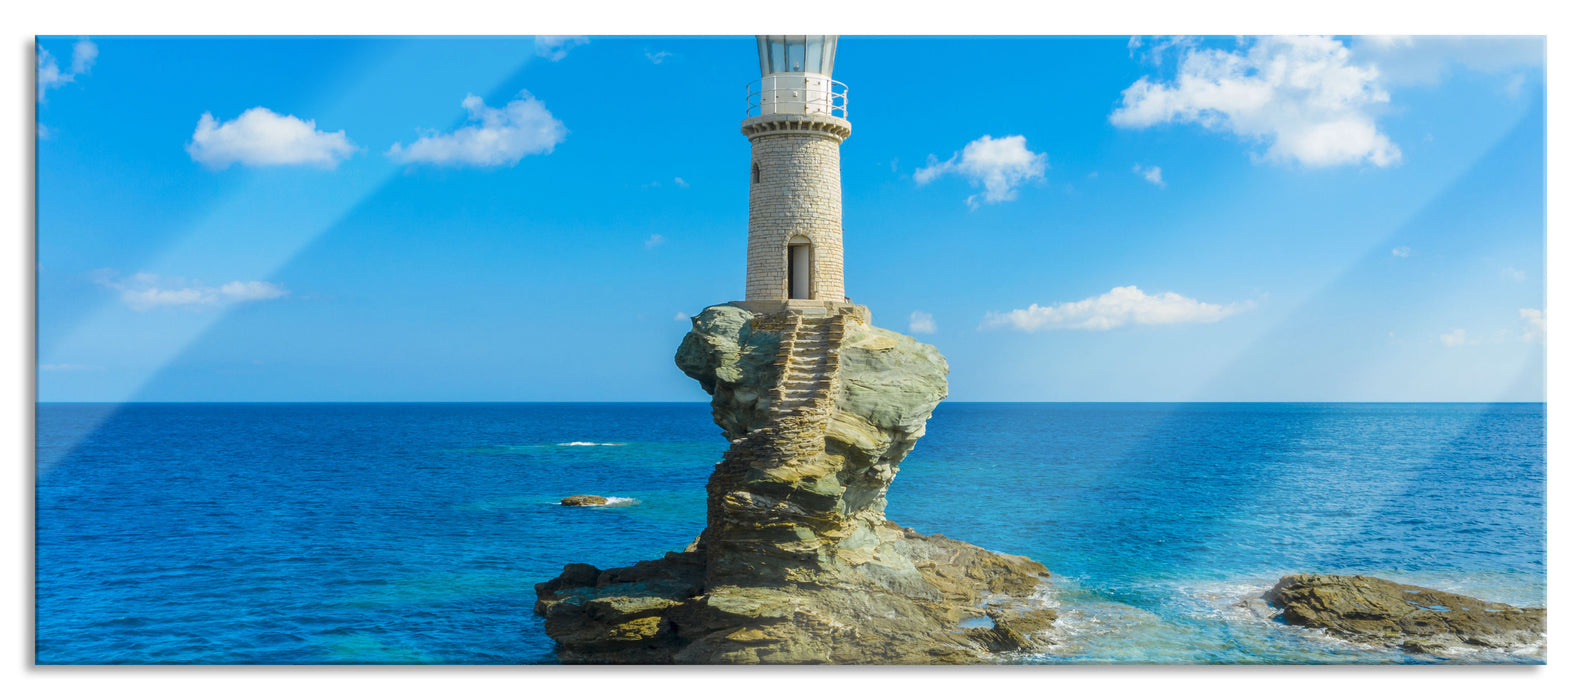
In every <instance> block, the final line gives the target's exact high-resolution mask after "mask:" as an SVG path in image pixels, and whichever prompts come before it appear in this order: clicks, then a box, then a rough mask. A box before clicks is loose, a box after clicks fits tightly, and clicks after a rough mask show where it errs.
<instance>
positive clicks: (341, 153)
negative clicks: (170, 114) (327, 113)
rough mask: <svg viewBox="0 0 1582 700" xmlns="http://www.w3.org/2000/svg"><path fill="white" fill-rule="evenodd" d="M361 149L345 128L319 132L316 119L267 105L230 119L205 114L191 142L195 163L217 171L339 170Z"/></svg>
mask: <svg viewBox="0 0 1582 700" xmlns="http://www.w3.org/2000/svg"><path fill="white" fill-rule="evenodd" d="M356 152H357V146H356V145H354V144H353V143H352V142H351V141H350V140H348V139H347V138H346V132H345V131H336V132H334V133H329V132H324V131H319V130H318V128H317V125H316V124H315V123H314V121H313V120H312V119H308V120H305V121H304V120H302V119H298V118H296V117H295V116H292V115H289V114H288V115H284V116H282V115H279V114H276V113H274V112H272V111H270V110H269V109H267V108H264V107H254V108H252V109H249V110H247V111H246V112H242V115H241V116H239V117H237V118H235V119H232V120H231V121H228V122H220V121H216V120H215V119H214V115H212V114H210V113H208V112H204V113H203V116H202V117H199V118H198V128H197V130H195V131H193V132H192V141H191V142H189V143H188V144H187V154H188V155H190V156H192V159H193V160H194V161H197V162H199V163H202V164H203V165H205V166H207V167H210V168H213V169H215V170H224V169H225V168H229V167H231V165H233V164H235V163H241V164H242V165H253V166H263V165H312V166H316V167H320V168H334V167H335V166H337V165H340V163H341V161H343V160H346V159H347V158H350V157H351V155H352V154H353V153H356Z"/></svg>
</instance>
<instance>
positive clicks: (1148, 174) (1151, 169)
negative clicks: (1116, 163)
mask: <svg viewBox="0 0 1582 700" xmlns="http://www.w3.org/2000/svg"><path fill="white" fill-rule="evenodd" d="M1132 172H1134V173H1137V174H1138V175H1141V176H1143V179H1144V180H1147V181H1149V182H1151V183H1153V184H1155V185H1158V186H1160V187H1164V186H1165V172H1164V170H1162V169H1160V168H1159V166H1157V165H1150V166H1147V167H1144V166H1143V165H1142V164H1140V163H1139V164H1136V165H1133V166H1132Z"/></svg>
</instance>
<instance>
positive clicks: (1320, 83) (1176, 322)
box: [37, 36, 1547, 401]
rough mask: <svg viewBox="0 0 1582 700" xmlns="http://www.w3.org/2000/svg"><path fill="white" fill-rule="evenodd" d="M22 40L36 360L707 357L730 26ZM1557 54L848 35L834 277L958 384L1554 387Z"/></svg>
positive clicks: (268, 375) (310, 371)
mask: <svg viewBox="0 0 1582 700" xmlns="http://www.w3.org/2000/svg"><path fill="white" fill-rule="evenodd" d="M38 45H39V51H40V53H39V60H40V70H39V96H40V99H39V102H38V104H37V115H38V116H37V120H38V128H39V141H38V144H37V163H38V185H37V193H38V194H37V196H38V203H37V212H38V261H39V268H38V361H39V365H40V368H39V384H38V395H39V399H40V400H42V401H130V400H142V401H169V400H175V401H210V400H218V401H370V400H371V401H406V400H420V401H474V400H504V401H535V400H596V401H616V400H633V401H643V400H699V399H702V398H703V395H702V393H701V391H700V390H699V389H698V388H697V386H696V384H695V383H693V382H691V381H690V380H688V379H686V378H685V377H684V376H683V375H681V373H680V372H679V371H678V370H676V369H675V368H674V366H673V364H672V362H671V357H672V354H673V352H674V349H675V346H676V345H677V343H679V341H680V339H681V336H682V334H684V333H685V331H686V329H687V327H688V324H687V321H686V320H685V317H686V316H687V315H690V314H694V313H696V312H697V311H698V310H700V309H702V308H703V307H705V306H707V305H709V304H713V303H718V302H724V301H730V300H733V299H738V298H740V297H741V296H742V285H743V276H744V275H743V265H744V262H745V257H746V216H747V207H746V196H747V184H748V183H747V173H748V152H749V145H748V143H747V141H746V139H745V138H744V137H742V136H741V135H740V134H739V133H738V131H737V125H738V122H739V121H740V119H741V117H742V116H743V109H744V108H745V106H746V105H745V95H746V91H745V89H744V85H745V83H747V82H748V81H750V80H752V79H754V78H756V77H757V64H756V56H755V53H754V47H753V42H752V40H751V38H750V37H734V38H685V37H634V38H613V37H597V36H595V37H587V38H566V37H560V38H554V37H539V38H534V37H519V38H499V39H495V38H466V39H428V38H422V39H366V40H363V39H229V38H225V39H195V38H179V39H137V38H102V37H91V38H79V37H58V38H48V37H46V38H41V39H40V40H39V43H38ZM1543 56H1544V44H1543V40H1542V39H1513V38H1501V39H1459V38H1454V37H1439V38H1426V37H1419V38H1415V39H1400V38H1394V39H1392V38H1378V37H1366V38H1353V37H1339V38H1327V37H1314V38H1294V39H1292V38H1246V39H1236V38H1229V37H1217V38H1201V39H1199V38H1184V39H1183V38H1173V39H1172V38H1128V37H1113V38H1097V37H1095V38H970V39H969V38H928V39H914V38H882V37H861V36H850V37H844V38H843V39H842V41H841V44H840V50H839V54H838V57H837V62H836V78H837V79H839V80H841V81H843V82H845V83H847V84H848V85H849V86H850V90H851V94H850V96H851V113H850V118H851V121H852V124H853V135H852V137H851V138H850V139H849V140H848V141H847V142H846V143H845V145H844V146H843V147H842V149H843V158H844V160H843V179H844V187H845V191H844V196H845V226H846V255H847V260H846V270H847V273H846V274H847V280H846V286H847V293H848V294H849V295H850V296H851V297H852V299H853V300H854V301H856V302H858V303H862V304H866V305H868V306H869V307H870V308H871V309H872V310H873V313H874V319H875V322H876V323H878V324H880V325H883V326H885V327H889V328H893V329H896V330H899V331H902V332H908V333H912V334H914V335H916V336H917V337H919V338H920V339H922V340H924V341H926V342H930V343H933V344H935V345H937V346H938V347H939V348H940V350H941V351H943V352H944V354H945V355H946V357H947V358H949V360H950V362H951V367H952V374H951V394H952V398H953V399H956V400H969V401H973V400H976V401H1002V400H1003V401H1133V400H1155V401H1192V400H1207V401H1263V400H1272V401H1309V400H1311V401H1348V400H1354V401H1490V400H1543V399H1544V377H1543V358H1544V348H1545V332H1544V324H1545V322H1546V319H1547V308H1546V305H1545V298H1544V286H1545V281H1546V279H1545V269H1544V237H1545V220H1544V205H1545V201H1544V185H1545V180H1544V176H1545V175H1544V173H1545V160H1544V157H1545V120H1544V110H1545V71H1544V65H1543ZM205 115H207V116H205Z"/></svg>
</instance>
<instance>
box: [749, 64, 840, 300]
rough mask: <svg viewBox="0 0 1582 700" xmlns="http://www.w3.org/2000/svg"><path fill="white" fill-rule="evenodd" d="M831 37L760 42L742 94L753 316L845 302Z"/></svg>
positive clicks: (836, 95)
mask: <svg viewBox="0 0 1582 700" xmlns="http://www.w3.org/2000/svg"><path fill="white" fill-rule="evenodd" d="M837 39H839V37H838V36H834V35H791V36H786V35H760V36H759V37H758V66H759V70H760V72H761V73H762V77H761V78H760V79H759V80H756V81H754V82H752V83H750V84H749V85H748V98H747V99H748V109H747V115H748V116H747V118H746V119H745V120H743V121H742V134H743V135H745V136H746V137H747V138H748V140H750V141H752V146H753V154H752V170H751V177H752V181H751V182H752V185H751V190H750V192H751V194H750V196H749V198H748V215H747V300H746V303H745V304H744V306H746V307H747V308H748V309H750V310H752V311H754V312H757V313H772V312H775V311H778V310H781V309H790V310H796V311H814V312H816V310H819V309H827V310H828V311H835V310H836V308H837V307H839V306H844V305H846V304H849V303H850V302H849V301H848V300H847V299H846V277H845V263H844V255H843V246H842V243H841V236H842V233H843V230H842V228H841V202H840V199H841V198H840V144H841V142H842V141H844V140H846V137H847V136H850V135H851V122H848V121H846V86H845V85H844V84H842V83H840V82H838V81H836V80H835V79H834V77H833V76H834V72H835V44H836V40H837Z"/></svg>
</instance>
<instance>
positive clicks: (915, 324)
mask: <svg viewBox="0 0 1582 700" xmlns="http://www.w3.org/2000/svg"><path fill="white" fill-rule="evenodd" d="M907 330H908V331H910V332H912V333H915V334H917V335H926V334H929V333H937V332H939V326H938V325H937V324H935V323H934V315H933V314H931V313H925V312H922V311H913V312H912V319H911V322H910V323H908V324H907Z"/></svg>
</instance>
